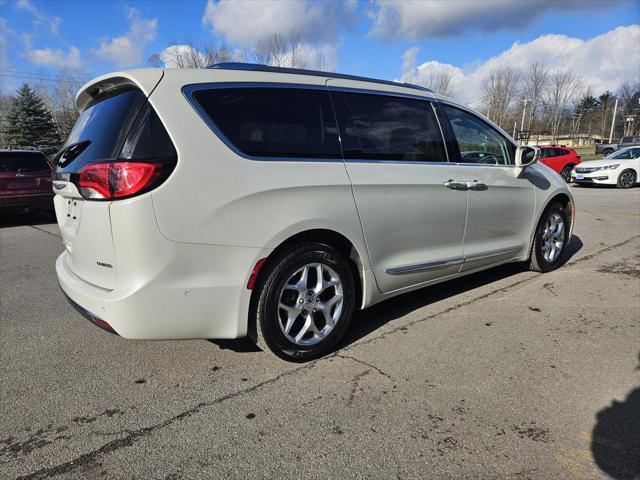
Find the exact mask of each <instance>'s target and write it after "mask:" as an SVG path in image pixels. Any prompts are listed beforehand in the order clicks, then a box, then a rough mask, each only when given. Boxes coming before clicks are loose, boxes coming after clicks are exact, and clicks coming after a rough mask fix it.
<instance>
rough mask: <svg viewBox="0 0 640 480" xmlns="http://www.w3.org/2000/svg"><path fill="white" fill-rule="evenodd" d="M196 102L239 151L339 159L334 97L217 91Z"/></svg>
mask: <svg viewBox="0 0 640 480" xmlns="http://www.w3.org/2000/svg"><path fill="white" fill-rule="evenodd" d="M193 98H194V99H195V101H196V102H197V103H198V105H200V107H201V108H202V109H203V110H204V112H205V113H206V115H207V116H208V117H209V119H210V120H211V121H212V122H213V123H214V124H215V126H216V127H217V129H218V130H219V131H220V132H221V133H222V135H224V137H226V139H227V140H228V141H230V142H231V143H232V144H233V146H234V147H235V148H236V149H237V150H239V151H240V152H242V153H244V154H246V155H251V156H256V157H302V158H305V157H306V158H314V157H315V158H340V145H339V143H338V129H337V127H336V123H335V118H334V115H333V110H332V108H331V100H330V98H329V93H328V92H326V91H324V90H313V89H300V88H215V89H211V90H200V91H197V92H195V93H194V94H193Z"/></svg>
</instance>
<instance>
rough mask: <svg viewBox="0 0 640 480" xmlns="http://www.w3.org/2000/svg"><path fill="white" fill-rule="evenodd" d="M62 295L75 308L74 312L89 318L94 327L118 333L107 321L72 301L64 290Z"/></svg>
mask: <svg viewBox="0 0 640 480" xmlns="http://www.w3.org/2000/svg"><path fill="white" fill-rule="evenodd" d="M62 293H63V295H64V296H65V298H66V299H67V301H68V302H69V304H70V305H71V306H72V307H73V308H75V310H76V312H78V313H79V314H80V315H82V316H83V317H84V318H86V319H87V320H89V321H90V322H91V323H93V324H94V325H95V326H96V327H98V328H101V329H102V330H104V331H106V332H109V333H113V334H114V335H118V333H117V332H116V331H115V330H114V329H113V328H112V327H111V325H109V324H108V323H107V322H105V321H104V320H102V319H100V318H98V317H96V316H95V315H94V314H93V313H91V312H90V311H88V310H87V309H85V308H82V307H81V306H80V305H78V304H77V303H76V302H74V301H73V300H71V298H69V296H68V295H67V294H66V293H64V290H63V291H62Z"/></svg>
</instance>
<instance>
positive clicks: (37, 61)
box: [25, 46, 83, 70]
mask: <svg viewBox="0 0 640 480" xmlns="http://www.w3.org/2000/svg"><path fill="white" fill-rule="evenodd" d="M25 55H26V57H27V59H29V61H30V62H31V63H33V64H34V65H39V66H41V67H48V68H54V69H58V70H60V69H64V68H68V69H71V70H79V69H81V68H82V67H83V65H82V61H81V59H80V50H79V49H77V48H76V47H73V46H72V47H71V48H69V51H68V52H64V51H63V50H60V49H53V48H39V49H35V50H28V51H27V52H26V53H25Z"/></svg>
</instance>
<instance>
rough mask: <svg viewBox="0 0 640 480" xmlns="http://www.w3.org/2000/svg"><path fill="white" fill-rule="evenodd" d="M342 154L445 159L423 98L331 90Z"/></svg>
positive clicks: (375, 158)
mask: <svg viewBox="0 0 640 480" xmlns="http://www.w3.org/2000/svg"><path fill="white" fill-rule="evenodd" d="M333 95H334V98H335V100H336V113H337V115H338V124H339V125H340V135H341V138H342V142H343V148H344V156H345V158H353V159H365V160H368V159H373V160H398V161H402V160H405V161H406V160H408V161H429V162H446V161H447V157H446V154H445V151H444V145H443V141H442V135H441V133H440V129H439V127H438V123H437V120H436V117H435V114H434V112H433V109H432V108H431V105H430V104H429V103H428V102H427V101H426V100H418V99H412V98H404V97H397V96H391V95H376V94H368V93H345V92H336V93H334V94H333Z"/></svg>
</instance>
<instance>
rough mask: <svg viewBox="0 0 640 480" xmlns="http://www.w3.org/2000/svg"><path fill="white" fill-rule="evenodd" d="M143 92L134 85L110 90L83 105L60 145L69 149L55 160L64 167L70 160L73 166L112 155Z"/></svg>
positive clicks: (79, 165) (139, 103)
mask: <svg viewBox="0 0 640 480" xmlns="http://www.w3.org/2000/svg"><path fill="white" fill-rule="evenodd" d="M145 100H146V97H145V95H144V93H142V92H141V91H140V90H138V89H135V88H129V89H124V90H123V89H119V90H116V91H113V92H111V93H109V94H107V95H105V96H103V97H102V98H100V99H99V100H98V101H97V102H95V103H93V104H92V105H90V106H89V107H88V108H87V109H85V110H84V111H83V112H82V113H80V116H79V117H78V120H76V123H75V125H74V127H73V130H71V133H70V134H69V138H68V139H67V141H66V142H65V144H64V146H63V147H62V152H64V149H65V148H68V147H71V146H72V145H74V144H80V147H79V148H75V149H70V150H69V153H68V154H63V156H62V157H61V158H59V159H56V161H57V163H58V164H59V165H61V166H62V167H63V168H62V170H64V167H67V166H68V165H67V164H69V165H70V164H71V163H73V165H74V169H77V168H79V167H81V166H83V165H85V164H87V163H89V162H93V161H100V160H110V159H115V158H117V156H118V153H119V152H120V149H121V148H122V145H123V143H124V140H125V138H126V136H127V133H128V132H129V129H130V128H131V125H132V123H133V121H134V120H135V118H136V115H137V114H138V112H139V111H140V108H141V107H142V105H143V104H144V102H145Z"/></svg>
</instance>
